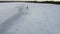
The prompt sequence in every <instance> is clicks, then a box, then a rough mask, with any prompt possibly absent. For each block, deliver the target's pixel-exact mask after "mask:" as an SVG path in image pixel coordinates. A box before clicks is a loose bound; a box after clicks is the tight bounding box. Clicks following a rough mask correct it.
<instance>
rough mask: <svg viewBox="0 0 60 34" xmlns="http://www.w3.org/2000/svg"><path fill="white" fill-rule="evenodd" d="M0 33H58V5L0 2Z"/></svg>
mask: <svg viewBox="0 0 60 34" xmlns="http://www.w3.org/2000/svg"><path fill="white" fill-rule="evenodd" d="M27 6H28V8H27ZM0 34H60V5H53V4H38V3H36V4H35V3H20V2H15V3H0Z"/></svg>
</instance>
